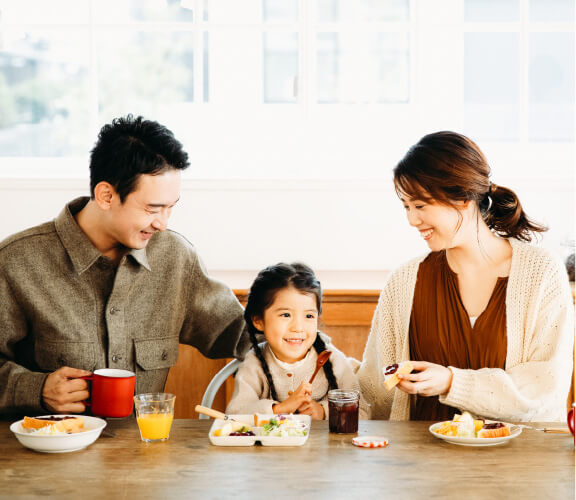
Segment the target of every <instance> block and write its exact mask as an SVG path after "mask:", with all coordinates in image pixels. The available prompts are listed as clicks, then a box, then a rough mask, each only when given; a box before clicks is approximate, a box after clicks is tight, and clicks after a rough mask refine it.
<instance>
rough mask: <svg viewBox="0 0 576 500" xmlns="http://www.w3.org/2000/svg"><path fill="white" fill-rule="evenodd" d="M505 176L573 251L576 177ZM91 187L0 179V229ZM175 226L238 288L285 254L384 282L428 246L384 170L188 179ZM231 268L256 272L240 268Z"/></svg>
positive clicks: (336, 278)
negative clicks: (375, 176) (377, 176)
mask: <svg viewBox="0 0 576 500" xmlns="http://www.w3.org/2000/svg"><path fill="white" fill-rule="evenodd" d="M498 183H501V184H502V185H509V187H512V188H513V189H514V190H515V191H516V192H517V194H518V195H519V196H520V199H521V201H522V203H523V205H524V207H525V209H526V211H527V213H528V215H529V216H531V217H533V218H534V219H536V220H538V221H541V222H545V223H547V224H549V225H550V227H551V230H550V231H549V232H548V233H546V234H545V236H544V238H543V240H542V242H541V244H542V245H544V246H547V247H550V248H553V249H555V250H556V251H557V252H558V253H559V254H562V255H563V254H564V253H566V248H563V247H562V246H561V243H562V242H564V241H565V240H567V239H573V238H574V186H573V185H572V184H571V183H567V182H566V181H565V180H561V181H555V180H554V179H548V180H545V181H543V180H541V179H540V180H529V179H510V182H506V180H505V179H502V180H499V181H498ZM87 193H88V180H81V179H50V180H41V179H28V180H26V179H0V213H1V214H2V222H1V223H0V239H3V238H5V237H6V236H8V235H9V234H11V233H14V232H17V231H20V230H22V229H25V228H26V227H29V226H32V225H36V224H39V223H41V222H44V221H47V220H50V219H52V218H54V217H55V216H56V215H57V214H58V213H59V211H60V210H61V209H62V207H63V205H64V204H65V203H66V202H67V201H68V200H70V199H72V198H74V197H76V196H81V195H87ZM171 227H172V228H173V229H175V230H177V231H179V232H181V233H182V234H184V235H185V236H186V237H187V238H188V239H189V240H190V241H192V242H193V243H194V244H195V245H196V246H197V248H198V250H199V252H200V254H201V256H202V257H203V259H204V261H205V262H206V264H207V266H208V268H209V269H210V270H211V271H212V272H216V273H217V275H218V276H219V277H221V278H222V279H224V280H226V281H228V282H229V284H230V285H231V286H233V287H240V288H242V287H247V286H249V285H250V282H249V280H250V277H251V276H252V274H253V271H255V270H259V269H261V268H262V267H265V266H266V265H269V264H272V263H275V262H278V261H281V260H285V261H294V260H302V261H304V262H307V263H308V264H310V265H311V266H312V267H313V268H314V269H315V270H317V271H319V272H320V274H321V275H322V276H324V277H325V279H328V280H331V281H330V283H329V284H328V285H327V284H326V283H325V287H327V288H338V287H343V288H347V287H348V288H378V287H379V286H378V283H380V281H381V280H382V279H383V278H382V277H383V276H384V273H383V271H385V270H389V269H392V268H394V267H395V266H397V265H399V264H401V263H402V262H404V261H406V260H407V259H409V258H411V257H412V256H416V255H418V254H421V253H424V252H426V251H427V246H426V245H425V244H424V242H423V241H422V240H421V239H420V237H419V236H418V234H417V233H416V231H415V230H414V229H412V228H410V227H409V226H408V224H407V222H406V220H405V217H404V211H403V208H402V206H401V204H400V202H399V201H398V199H397V198H396V195H395V193H394V191H393V189H392V186H391V182H389V181H385V180H330V181H326V180H285V181H272V180H268V181H266V180H192V179H185V181H184V183H183V192H182V196H181V200H180V202H179V204H178V206H177V207H176V209H175V210H174V212H173V215H172V219H171ZM230 271H250V273H247V274H246V275H240V276H239V277H238V276H237V277H236V278H234V273H230ZM334 271H343V272H342V273H339V274H338V273H336V274H334ZM330 272H332V274H330ZM227 277H229V278H230V279H227ZM371 278H372V279H371ZM234 279H235V281H234ZM230 280H233V281H234V282H233V283H231V282H230ZM244 282H245V283H244Z"/></svg>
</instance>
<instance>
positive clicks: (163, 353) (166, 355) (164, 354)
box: [162, 351, 168, 361]
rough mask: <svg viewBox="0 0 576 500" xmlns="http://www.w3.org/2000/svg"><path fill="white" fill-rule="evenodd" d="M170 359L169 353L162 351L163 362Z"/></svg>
mask: <svg viewBox="0 0 576 500" xmlns="http://www.w3.org/2000/svg"><path fill="white" fill-rule="evenodd" d="M167 359H168V352H166V351H162V360H163V361H166V360H167Z"/></svg>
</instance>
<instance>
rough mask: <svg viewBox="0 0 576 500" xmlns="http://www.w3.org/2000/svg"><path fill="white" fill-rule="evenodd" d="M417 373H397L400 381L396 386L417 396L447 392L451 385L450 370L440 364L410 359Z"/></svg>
mask: <svg viewBox="0 0 576 500" xmlns="http://www.w3.org/2000/svg"><path fill="white" fill-rule="evenodd" d="M411 363H412V366H414V370H416V371H417V372H418V373H408V374H403V375H400V374H399V375H398V378H399V379H400V382H399V383H398V385H397V386H396V387H398V389H400V390H402V391H404V392H407V393H408V394H418V395H419V396H438V395H444V394H446V393H448V391H449V390H450V387H451V386H452V372H451V371H450V370H449V369H448V368H446V367H445V366H442V365H436V364H434V363H428V362H427V361H411Z"/></svg>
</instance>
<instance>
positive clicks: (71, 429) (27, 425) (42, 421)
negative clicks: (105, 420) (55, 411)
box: [22, 416, 84, 434]
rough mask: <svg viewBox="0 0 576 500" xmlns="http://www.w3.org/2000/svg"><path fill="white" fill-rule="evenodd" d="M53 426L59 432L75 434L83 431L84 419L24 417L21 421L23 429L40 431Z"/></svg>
mask: <svg viewBox="0 0 576 500" xmlns="http://www.w3.org/2000/svg"><path fill="white" fill-rule="evenodd" d="M49 425H53V426H54V428H55V429H56V430H57V431H59V432H66V433H67V434H72V433H75V432H82V431H83V430H84V419H83V418H82V417H59V416H52V417H37V418H34V417H24V420H23V421H22V428H23V429H32V430H36V429H42V428H43V427H48V426H49Z"/></svg>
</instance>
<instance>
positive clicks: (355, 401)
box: [328, 389, 360, 434]
mask: <svg viewBox="0 0 576 500" xmlns="http://www.w3.org/2000/svg"><path fill="white" fill-rule="evenodd" d="M359 408H360V393H359V392H358V391H352V390H349V391H346V390H341V389H334V390H332V391H328V420H329V427H330V432H334V433H336V434H354V433H356V432H358V410H359Z"/></svg>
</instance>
